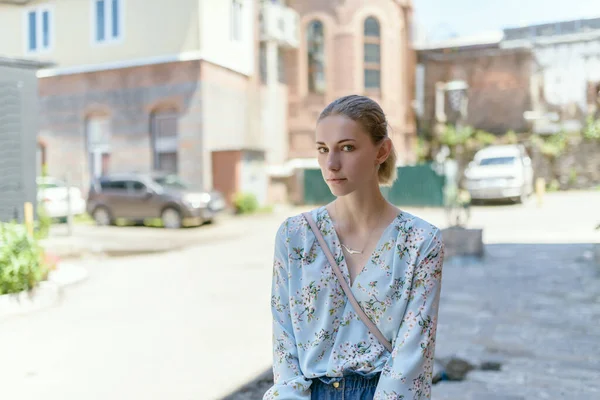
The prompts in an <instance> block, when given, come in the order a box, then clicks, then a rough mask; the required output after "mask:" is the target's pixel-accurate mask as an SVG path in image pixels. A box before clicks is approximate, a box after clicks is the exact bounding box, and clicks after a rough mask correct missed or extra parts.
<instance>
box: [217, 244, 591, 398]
mask: <svg viewBox="0 0 600 400" xmlns="http://www.w3.org/2000/svg"><path fill="white" fill-rule="evenodd" d="M591 250H592V245H587V244H495V245H488V246H486V254H485V257H484V259H482V260H481V261H478V260H474V259H458V258H457V259H451V260H448V261H447V263H446V264H445V266H444V278H443V288H442V303H441V308H440V321H439V326H438V344H437V349H436V358H438V359H444V358H446V357H451V356H455V357H460V358H463V359H465V360H467V361H469V362H471V363H473V364H476V365H477V364H480V363H481V362H484V361H497V362H500V363H501V364H502V368H501V370H500V371H479V370H476V371H471V372H470V373H469V374H468V375H467V378H466V379H465V380H464V381H461V382H448V381H443V382H440V383H438V384H436V385H434V389H433V394H432V398H433V400H475V399H477V400H529V399H569V400H576V399H582V400H592V399H600V379H599V378H600V267H599V266H597V265H595V264H594V262H593V261H592V260H591V258H590V257H589V254H590V252H591ZM269 379H272V375H269V373H268V372H266V373H265V374H264V375H263V376H262V377H260V378H259V379H257V380H256V381H255V382H254V383H253V384H250V385H248V386H246V387H244V388H242V389H241V390H239V391H238V392H237V393H234V394H232V395H230V396H228V397H226V398H225V399H227V400H254V399H261V398H262V393H264V391H265V390H266V389H268V387H269V385H270V382H269Z"/></svg>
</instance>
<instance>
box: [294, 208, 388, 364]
mask: <svg viewBox="0 0 600 400" xmlns="http://www.w3.org/2000/svg"><path fill="white" fill-rule="evenodd" d="M302 215H304V218H306V220H307V221H308V224H309V225H310V229H312V231H313V233H314V234H315V237H316V238H317V241H318V242H319V245H320V246H321V249H323V251H324V252H325V256H326V257H327V260H328V261H329V264H331V268H332V269H333V272H334V273H335V275H336V276H337V278H338V281H339V282H340V284H341V285H342V289H344V292H345V293H346V296H347V297H348V300H349V301H350V304H352V307H353V308H354V311H356V314H358V316H359V317H360V319H361V320H362V321H363V322H364V323H365V325H366V326H367V328H369V330H370V331H371V333H372V334H373V335H374V336H375V337H376V338H377V339H378V340H379V342H380V343H381V344H382V345H383V347H385V348H386V349H387V351H389V352H390V353H391V352H392V344H391V343H390V342H389V341H388V340H387V339H386V338H385V336H383V334H382V333H381V331H380V330H379V328H377V326H376V325H375V324H374V323H373V321H371V320H370V319H369V317H368V316H367V314H365V312H364V311H363V309H362V308H361V307H360V304H358V301H357V300H356V298H355V297H354V295H353V294H352V290H350V287H349V286H348V282H346V279H344V275H343V274H342V271H341V270H340V267H339V265H338V263H337V262H336V261H335V258H334V257H333V254H331V250H330V249H329V246H327V243H326V242H325V239H324V238H323V235H322V234H321V231H320V230H319V228H317V224H315V221H314V220H313V219H312V216H311V215H310V213H303V214H302Z"/></svg>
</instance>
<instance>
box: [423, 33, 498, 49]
mask: <svg viewBox="0 0 600 400" xmlns="http://www.w3.org/2000/svg"><path fill="white" fill-rule="evenodd" d="M503 37H504V33H503V32H502V31H490V32H482V33H479V34H476V35H469V36H458V37H454V38H450V39H445V40H439V41H435V42H422V43H415V49H416V50H418V51H426V50H438V49H448V48H457V47H482V46H483V47H489V46H498V45H499V43H500V42H501V41H502V38H503Z"/></svg>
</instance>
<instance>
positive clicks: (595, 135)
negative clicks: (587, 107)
mask: <svg viewBox="0 0 600 400" xmlns="http://www.w3.org/2000/svg"><path fill="white" fill-rule="evenodd" d="M583 137H584V138H586V139H588V140H599V139H600V119H594V118H593V117H591V116H590V117H588V118H587V120H586V126H585V128H584V129H583Z"/></svg>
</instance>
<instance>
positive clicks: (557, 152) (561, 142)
mask: <svg viewBox="0 0 600 400" xmlns="http://www.w3.org/2000/svg"><path fill="white" fill-rule="evenodd" d="M531 143H532V144H533V145H534V146H535V147H537V148H538V149H539V150H540V152H541V153H542V154H543V155H544V156H546V157H548V158H550V159H556V158H558V157H560V156H561V155H562V154H563V153H564V151H565V149H566V148H567V144H568V137H567V134H566V133H565V132H559V133H556V134H554V135H550V136H549V137H547V138H546V139H542V138H541V137H540V136H539V135H532V136H531Z"/></svg>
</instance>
